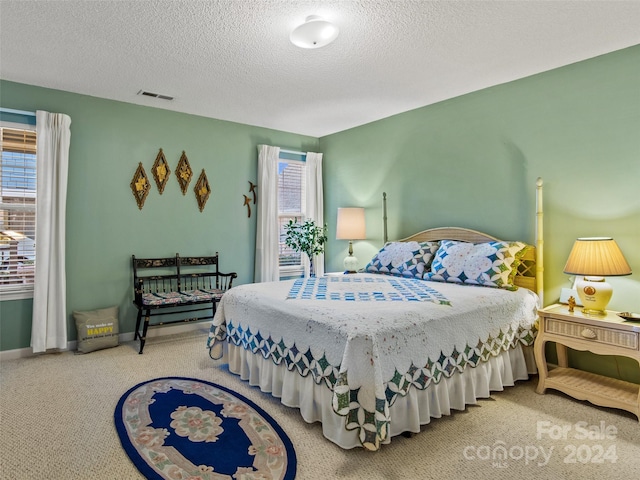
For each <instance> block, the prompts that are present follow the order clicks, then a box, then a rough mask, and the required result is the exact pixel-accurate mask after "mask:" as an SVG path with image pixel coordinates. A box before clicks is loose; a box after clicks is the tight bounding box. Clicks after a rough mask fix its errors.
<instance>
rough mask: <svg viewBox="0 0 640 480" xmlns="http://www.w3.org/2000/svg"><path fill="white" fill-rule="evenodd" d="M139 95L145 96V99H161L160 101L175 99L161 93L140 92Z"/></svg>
mask: <svg viewBox="0 0 640 480" xmlns="http://www.w3.org/2000/svg"><path fill="white" fill-rule="evenodd" d="M138 95H144V96H145V97H153V98H159V99H160V100H173V97H170V96H169V95H161V94H159V93H153V92H147V91H145V90H140V91H139V92H138Z"/></svg>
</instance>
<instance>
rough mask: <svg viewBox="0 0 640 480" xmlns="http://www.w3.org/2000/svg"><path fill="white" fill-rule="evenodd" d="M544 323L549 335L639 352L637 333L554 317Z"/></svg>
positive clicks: (548, 318)
mask: <svg viewBox="0 0 640 480" xmlns="http://www.w3.org/2000/svg"><path fill="white" fill-rule="evenodd" d="M544 321H545V331H546V332H548V333H554V334H556V335H564V336H566V337H572V338H579V339H581V340H587V341H592V342H597V343H603V344H606V345H612V346H615V347H622V348H628V349H630V350H638V334H637V333H636V332H628V331H622V330H615V329H612V328H599V327H596V326H594V325H585V324H581V323H574V322H568V321H566V320H558V319H555V318H552V317H547V318H545V320H544Z"/></svg>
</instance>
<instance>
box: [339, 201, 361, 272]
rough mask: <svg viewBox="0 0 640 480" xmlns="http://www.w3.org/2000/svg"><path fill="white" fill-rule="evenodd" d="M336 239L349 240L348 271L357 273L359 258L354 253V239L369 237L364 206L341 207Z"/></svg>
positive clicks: (346, 259) (346, 266)
mask: <svg viewBox="0 0 640 480" xmlns="http://www.w3.org/2000/svg"><path fill="white" fill-rule="evenodd" d="M337 224H338V225H337V228H336V240H349V255H348V256H347V257H346V258H345V259H344V270H345V272H346V273H356V271H357V270H358V259H357V258H356V257H355V255H354V254H353V241H352V240H364V239H365V238H367V235H366V228H365V223H364V208H339V209H338V222H337Z"/></svg>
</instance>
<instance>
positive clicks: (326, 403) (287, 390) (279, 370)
mask: <svg viewBox="0 0 640 480" xmlns="http://www.w3.org/2000/svg"><path fill="white" fill-rule="evenodd" d="M224 345H225V350H226V351H225V355H224V356H223V358H224V359H226V360H227V361H228V363H229V370H230V371H231V372H232V373H235V374H236V375H239V376H240V378H242V379H243V380H246V381H248V382H249V384H250V385H252V386H257V387H259V388H260V390H262V391H263V392H265V393H270V394H271V395H273V396H274V397H277V398H279V399H280V401H281V403H282V404H284V405H287V406H289V407H294V408H298V409H299V410H300V413H301V415H302V418H303V419H304V420H305V421H306V422H308V423H313V422H321V423H322V433H323V435H324V436H325V437H326V438H328V439H329V440H331V441H332V442H334V443H336V444H337V445H339V446H340V447H342V448H345V449H349V448H354V447H361V446H362V445H361V443H360V440H359V439H358V432H357V430H347V429H346V428H345V418H344V417H341V416H339V415H337V414H336V413H335V412H334V411H333V408H332V406H331V405H332V393H331V391H330V390H329V389H328V388H327V387H326V385H324V383H323V384H320V385H317V384H316V383H315V382H314V381H313V379H312V377H311V376H308V377H301V376H300V375H299V374H298V373H297V372H296V371H295V370H294V371H289V370H287V368H286V367H285V366H284V364H283V365H275V364H274V363H273V361H272V360H271V359H264V358H263V357H262V356H260V355H254V354H252V353H251V352H248V351H247V350H245V349H243V348H242V347H237V346H235V345H233V344H229V343H228V342H225V344H224ZM535 372H536V369H535V362H534V361H533V353H532V349H531V347H522V346H521V345H520V344H519V345H518V346H517V347H516V348H514V349H511V350H508V351H506V352H503V353H501V354H500V355H498V356H496V357H491V358H490V360H489V361H488V362H485V363H482V364H481V365H479V366H477V367H476V368H467V369H466V370H465V371H464V373H462V374H459V373H455V374H454V375H453V376H452V377H450V378H444V377H443V378H442V380H441V381H440V383H437V384H431V385H430V386H429V387H428V388H427V389H425V390H418V389H416V388H412V389H411V390H410V391H409V393H408V395H407V396H405V397H398V398H397V399H396V402H395V403H394V404H393V405H392V406H391V408H390V410H389V413H390V416H391V425H390V432H391V437H393V436H395V435H399V434H401V433H403V432H414V433H417V432H419V431H420V426H421V425H425V424H427V423H429V422H430V421H431V418H432V417H433V418H440V417H441V416H442V415H450V413H451V410H464V409H465V406H466V405H470V404H475V403H477V400H478V399H479V398H487V397H489V396H490V394H491V392H492V391H501V390H503V389H504V387H506V386H513V385H514V383H515V381H516V380H526V379H528V378H529V376H528V374H529V373H535ZM390 441H391V438H390V437H388V438H387V439H386V440H385V441H384V442H383V443H389V442H390Z"/></svg>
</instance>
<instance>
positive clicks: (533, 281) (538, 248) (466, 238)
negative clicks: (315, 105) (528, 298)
mask: <svg viewBox="0 0 640 480" xmlns="http://www.w3.org/2000/svg"><path fill="white" fill-rule="evenodd" d="M383 202H384V208H383V212H384V217H383V218H384V223H385V229H384V230H385V233H386V194H385V195H384V196H383ZM542 219H543V211H542V179H541V178H538V179H537V180H536V239H535V245H529V246H528V248H527V249H526V251H525V253H524V256H523V257H522V261H521V262H520V266H519V267H518V271H517V272H516V276H515V278H514V283H515V284H516V285H517V286H518V287H522V288H527V289H529V290H531V291H533V292H535V293H536V294H537V295H538V297H540V305H544V302H543V292H544V282H543V272H544V269H543V263H542V262H543V255H542V253H543V246H544V241H543V236H542V233H543V225H542ZM438 240H457V241H459V242H471V243H484V242H492V241H496V240H501V239H499V238H496V237H494V236H492V235H489V234H486V233H483V232H479V231H477V230H471V229H469V228H460V227H439V228H430V229H428V230H423V231H422V232H418V233H415V234H413V235H411V236H409V237H407V238H403V239H402V240H400V241H402V242H434V241H438ZM386 241H387V239H386V238H385V243H386Z"/></svg>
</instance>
